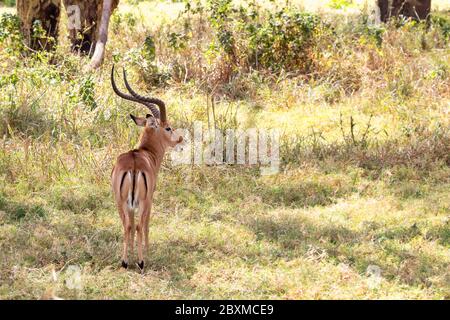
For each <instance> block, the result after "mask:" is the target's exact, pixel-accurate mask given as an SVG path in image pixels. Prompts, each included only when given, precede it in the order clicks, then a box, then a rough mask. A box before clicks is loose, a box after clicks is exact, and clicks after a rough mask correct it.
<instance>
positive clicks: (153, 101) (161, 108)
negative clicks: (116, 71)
mask: <svg viewBox="0 0 450 320" xmlns="http://www.w3.org/2000/svg"><path fill="white" fill-rule="evenodd" d="M123 80H124V82H125V86H126V87H127V89H128V91H129V92H130V93H131V95H132V96H133V97H134V98H136V99H139V100H140V101H142V102H146V103H150V104H152V105H153V104H156V105H157V106H158V107H159V111H160V113H161V115H160V117H158V118H159V119H160V120H161V122H162V123H164V122H167V116H166V105H165V103H164V102H163V101H162V100H161V99H158V98H153V97H148V98H147V97H144V96H141V95H140V94H138V93H136V92H135V91H134V90H133V89H132V88H131V87H130V85H129V84H128V81H127V74H126V71H125V68H124V69H123ZM148 107H149V108H150V106H148Z"/></svg>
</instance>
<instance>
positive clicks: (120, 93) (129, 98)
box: [111, 65, 160, 118]
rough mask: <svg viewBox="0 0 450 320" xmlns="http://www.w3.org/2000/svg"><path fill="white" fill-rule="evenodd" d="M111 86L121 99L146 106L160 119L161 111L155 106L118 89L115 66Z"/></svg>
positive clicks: (112, 70) (112, 71)
mask: <svg viewBox="0 0 450 320" xmlns="http://www.w3.org/2000/svg"><path fill="white" fill-rule="evenodd" d="M111 85H112V88H113V90H114V92H115V93H116V94H117V95H118V96H119V97H121V98H123V99H125V100H130V101H133V102H137V103H140V104H143V105H144V106H146V107H147V108H149V109H150V111H151V112H152V113H153V116H154V117H155V118H160V115H159V110H158V109H157V108H155V106H153V105H151V104H149V103H146V102H145V101H142V100H140V99H138V98H136V97H133V96H131V95H129V94H126V93H123V92H121V91H120V90H119V88H117V85H116V81H115V80H114V65H113V66H112V69H111Z"/></svg>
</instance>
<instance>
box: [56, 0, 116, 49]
mask: <svg viewBox="0 0 450 320" xmlns="http://www.w3.org/2000/svg"><path fill="white" fill-rule="evenodd" d="M63 2H64V6H65V8H66V10H68V12H69V11H71V10H69V7H71V6H77V7H78V8H79V9H77V10H76V11H75V10H74V11H73V14H78V13H79V24H78V25H77V26H76V28H75V27H73V28H71V29H70V30H69V38H70V41H71V43H72V50H74V51H77V52H80V53H82V54H89V55H92V54H93V51H94V47H93V46H94V44H95V43H96V41H97V36H98V27H99V25H100V20H101V17H102V7H103V1H102V0H63ZM118 4H119V0H113V3H112V10H114V9H115V8H116V7H117V5H118ZM69 19H70V17H69Z"/></svg>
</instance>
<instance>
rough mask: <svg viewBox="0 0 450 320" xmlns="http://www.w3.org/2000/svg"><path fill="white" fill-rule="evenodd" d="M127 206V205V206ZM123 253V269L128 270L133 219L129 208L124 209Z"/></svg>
mask: <svg viewBox="0 0 450 320" xmlns="http://www.w3.org/2000/svg"><path fill="white" fill-rule="evenodd" d="M125 206H126V204H125ZM122 210H123V220H122V222H123V251H122V267H124V268H128V244H129V242H130V233H131V231H132V229H131V219H133V216H132V213H129V212H128V210H127V208H123V209H122Z"/></svg>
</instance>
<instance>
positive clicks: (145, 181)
mask: <svg viewBox="0 0 450 320" xmlns="http://www.w3.org/2000/svg"><path fill="white" fill-rule="evenodd" d="M141 173H142V176H143V177H144V183H145V198H147V191H148V187H147V177H146V176H145V173H144V172H143V171H141Z"/></svg>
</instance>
